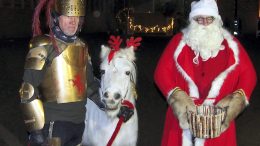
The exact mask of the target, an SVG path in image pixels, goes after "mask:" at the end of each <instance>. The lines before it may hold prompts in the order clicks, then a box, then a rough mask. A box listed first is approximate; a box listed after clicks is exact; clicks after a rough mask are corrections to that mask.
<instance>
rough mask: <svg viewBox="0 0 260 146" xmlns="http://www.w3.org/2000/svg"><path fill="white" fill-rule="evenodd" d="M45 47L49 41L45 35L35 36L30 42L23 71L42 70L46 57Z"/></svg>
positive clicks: (49, 43)
mask: <svg viewBox="0 0 260 146" xmlns="http://www.w3.org/2000/svg"><path fill="white" fill-rule="evenodd" d="M47 45H51V40H50V38H49V37H48V36H46V35H41V36H36V37H34V38H33V39H32V40H31V41H30V46H29V48H30V50H29V52H28V54H27V56H26V61H25V66H24V68H25V69H34V70H42V68H43V66H44V64H45V62H46V58H47V55H48V52H47V49H46V48H45V47H46V46H47Z"/></svg>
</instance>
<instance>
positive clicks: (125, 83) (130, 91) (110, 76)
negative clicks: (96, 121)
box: [100, 46, 136, 117]
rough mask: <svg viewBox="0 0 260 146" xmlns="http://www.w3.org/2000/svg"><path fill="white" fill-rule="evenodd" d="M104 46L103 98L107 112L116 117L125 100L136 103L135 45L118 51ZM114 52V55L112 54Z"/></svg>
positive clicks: (102, 66) (102, 64)
mask: <svg viewBox="0 0 260 146" xmlns="http://www.w3.org/2000/svg"><path fill="white" fill-rule="evenodd" d="M113 51H114V50H111V49H110V48H109V47H106V46H102V50H101V60H102V63H101V65H100V70H101V88H100V93H101V98H102V101H103V102H104V103H105V104H106V106H107V110H106V111H107V114H108V116H110V117H115V116H116V115H117V114H118V112H119V110H120V107H121V103H122V101H123V100H128V101H130V102H131V103H132V104H135V98H136V97H135V96H136V94H135V92H136V91H135V83H136V66H135V64H134V61H135V52H134V47H133V46H130V47H126V48H125V49H119V50H117V51H114V52H113ZM112 53H113V57H111V54H112Z"/></svg>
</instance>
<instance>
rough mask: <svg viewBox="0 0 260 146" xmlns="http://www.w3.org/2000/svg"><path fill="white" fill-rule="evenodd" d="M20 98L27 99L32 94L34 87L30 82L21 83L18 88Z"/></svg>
mask: <svg viewBox="0 0 260 146" xmlns="http://www.w3.org/2000/svg"><path fill="white" fill-rule="evenodd" d="M19 93H20V98H21V100H22V101H23V100H28V99H30V98H31V97H32V96H33V94H34V88H33V86H32V85H31V84H30V83H26V82H24V83H22V86H21V88H20V90H19Z"/></svg>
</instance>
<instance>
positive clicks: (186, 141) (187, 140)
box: [182, 129, 193, 146]
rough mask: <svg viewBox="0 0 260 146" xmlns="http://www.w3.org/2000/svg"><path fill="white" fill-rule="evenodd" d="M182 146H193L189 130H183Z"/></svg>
mask: <svg viewBox="0 0 260 146" xmlns="http://www.w3.org/2000/svg"><path fill="white" fill-rule="evenodd" d="M182 146H193V144H192V137H191V133H190V130H189V129H186V130H182Z"/></svg>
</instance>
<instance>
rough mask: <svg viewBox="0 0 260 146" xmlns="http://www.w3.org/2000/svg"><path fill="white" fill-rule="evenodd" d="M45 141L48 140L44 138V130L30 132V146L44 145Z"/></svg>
mask: <svg viewBox="0 0 260 146" xmlns="http://www.w3.org/2000/svg"><path fill="white" fill-rule="evenodd" d="M45 140H46V138H45V137H44V135H43V132H42V130H36V131H32V132H30V135H29V143H30V146H33V145H42V144H44V143H45Z"/></svg>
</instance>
